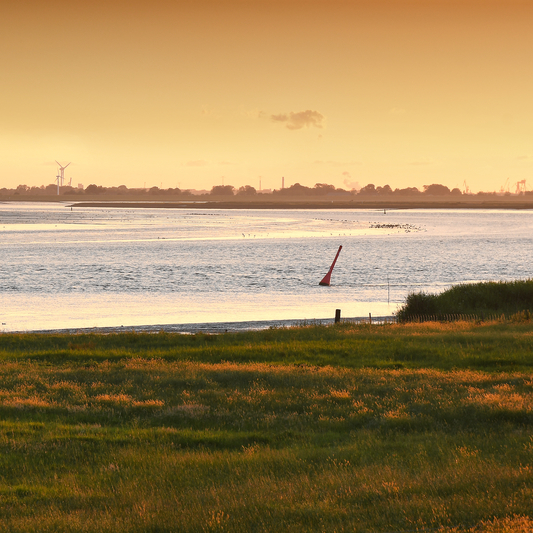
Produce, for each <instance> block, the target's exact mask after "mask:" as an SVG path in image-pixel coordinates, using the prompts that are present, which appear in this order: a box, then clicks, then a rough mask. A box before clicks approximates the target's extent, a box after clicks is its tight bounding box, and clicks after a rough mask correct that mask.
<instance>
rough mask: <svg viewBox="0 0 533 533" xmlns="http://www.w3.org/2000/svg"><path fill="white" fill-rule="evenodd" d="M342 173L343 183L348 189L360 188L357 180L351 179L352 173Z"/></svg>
mask: <svg viewBox="0 0 533 533" xmlns="http://www.w3.org/2000/svg"><path fill="white" fill-rule="evenodd" d="M342 175H343V176H345V178H344V181H343V183H344V185H346V187H348V189H355V190H357V191H358V190H359V189H360V188H361V185H359V182H358V181H352V175H351V174H350V173H349V172H343V173H342Z"/></svg>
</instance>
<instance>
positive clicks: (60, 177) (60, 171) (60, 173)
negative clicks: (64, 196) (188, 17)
mask: <svg viewBox="0 0 533 533" xmlns="http://www.w3.org/2000/svg"><path fill="white" fill-rule="evenodd" d="M56 163H57V164H58V165H59V169H58V174H57V176H56V179H57V195H58V196H59V185H60V184H61V186H63V184H64V182H65V169H66V168H67V167H68V166H69V165H70V163H67V164H66V165H65V166H64V167H63V166H61V163H60V162H59V161H58V160H57V159H56Z"/></svg>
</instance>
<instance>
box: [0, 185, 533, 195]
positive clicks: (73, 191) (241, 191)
mask: <svg viewBox="0 0 533 533" xmlns="http://www.w3.org/2000/svg"><path fill="white" fill-rule="evenodd" d="M57 192H58V190H57V185H56V184H50V185H46V186H44V185H42V186H41V187H28V186H27V185H19V186H18V187H17V188H16V189H6V188H2V189H0V196H4V197H5V196H9V197H11V196H57ZM59 194H60V195H68V196H84V195H90V196H94V195H113V196H124V197H128V196H136V197H138V196H140V195H141V196H147V197H150V196H156V197H160V196H172V197H181V198H191V197H196V198H197V197H198V196H201V197H212V196H216V197H220V196H223V197H230V196H236V197H247V198H251V197H255V196H261V195H272V196H273V197H276V198H278V199H281V198H290V197H309V198H313V197H314V198H317V197H336V198H342V197H343V196H345V197H353V196H360V197H369V196H376V197H383V196H393V197H404V196H409V197H413V196H422V197H424V196H426V197H427V196H441V197H442V196H463V195H465V193H463V192H462V191H461V190H460V189H458V188H454V189H451V190H450V189H449V188H448V187H446V185H440V184H437V183H433V184H432V185H424V188H423V190H422V191H421V190H419V189H417V188H416V187H406V188H405V189H392V188H391V187H390V186H389V185H384V186H383V187H380V186H378V187H376V186H375V185H374V184H372V183H369V184H368V185H366V186H365V187H363V188H361V189H359V190H356V189H352V190H349V191H348V190H346V189H339V188H336V187H335V186H334V185H328V184H327V183H317V184H315V186H314V187H306V186H305V185H300V184H299V183H295V184H294V185H291V186H290V187H286V188H283V189H277V190H274V191H268V192H267V191H257V190H256V189H255V187H252V186H251V185H245V186H243V187H239V188H238V189H237V188H236V187H233V186H232V185H215V186H214V187H213V188H212V189H211V191H209V192H199V191H194V190H182V189H179V188H178V187H176V188H174V189H173V188H170V189H160V188H159V187H151V188H148V189H146V188H131V189H129V188H128V187H126V186H125V185H120V186H119V187H103V186H102V185H95V184H91V185H89V186H87V187H86V188H81V187H79V188H76V187H71V186H69V185H66V186H61V187H59ZM525 194H527V195H531V194H533V191H527V192H526V193H525ZM480 195H487V196H494V195H496V193H495V192H493V193H484V192H480V193H477V195H476V196H480ZM507 195H508V193H507ZM468 196H473V195H470V194H468Z"/></svg>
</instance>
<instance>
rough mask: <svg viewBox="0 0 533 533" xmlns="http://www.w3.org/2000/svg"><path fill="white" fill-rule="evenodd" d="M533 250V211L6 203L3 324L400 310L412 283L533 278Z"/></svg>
mask: <svg viewBox="0 0 533 533" xmlns="http://www.w3.org/2000/svg"><path fill="white" fill-rule="evenodd" d="M341 244H342V246H343V250H342V252H341V254H340V257H339V260H338V262H337V266H336V267H335V271H334V273H333V277H332V286H331V287H320V286H319V285H318V282H319V281H320V280H321V279H322V277H323V276H324V275H325V274H326V272H327V271H328V268H329V265H330V263H331V261H332V260H333V257H334V256H335V253H336V251H337V249H338V247H339V245H341ZM532 252H533V212H532V211H505V210H500V211H494V210H487V211H482V210H398V211H394V210H387V212H386V213H384V212H383V211H371V210H357V211H355V210H354V211H337V210H332V211H327V210H318V211H317V210H302V211H285V210H283V211H276V210H267V211H265V210H201V209H199V210H188V209H131V208H121V209H118V208H105V209H102V208H73V209H72V210H71V208H70V207H68V206H67V204H54V205H50V204H23V203H17V204H10V203H5V204H0V257H1V262H0V320H1V324H0V331H21V330H23V331H24V330H41V329H62V328H85V327H110V326H121V325H124V326H139V325H155V324H161V325H163V324H183V323H200V322H233V321H255V320H282V319H299V320H305V319H307V320H312V319H320V318H331V317H333V316H334V314H335V309H337V308H340V309H342V315H343V316H345V317H358V316H368V313H372V315H373V316H386V315H391V314H393V313H394V312H395V311H396V310H397V308H398V307H399V305H401V304H402V303H403V302H404V300H405V297H406V296H407V294H408V293H409V292H410V291H420V290H424V291H429V292H440V291H442V290H445V289H446V288H448V287H450V286H451V285H452V284H456V283H462V282H475V281H483V280H510V279H524V278H529V277H532V275H533V274H532V270H533V269H532V267H531V257H532Z"/></svg>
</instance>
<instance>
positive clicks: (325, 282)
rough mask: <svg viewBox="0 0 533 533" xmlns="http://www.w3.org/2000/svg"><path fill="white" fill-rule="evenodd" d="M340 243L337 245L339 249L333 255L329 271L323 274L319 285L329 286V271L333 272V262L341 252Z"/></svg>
mask: <svg viewBox="0 0 533 533" xmlns="http://www.w3.org/2000/svg"><path fill="white" fill-rule="evenodd" d="M341 250H342V245H341V246H339V249H338V251H337V255H336V256H335V259H333V263H331V266H330V267H329V272H328V273H327V274H326V275H325V276H324V278H323V279H322V281H321V282H320V283H319V285H326V286H328V287H329V286H330V284H331V273H332V272H333V267H334V266H335V263H336V262H337V258H338V257H339V254H340V253H341Z"/></svg>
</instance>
